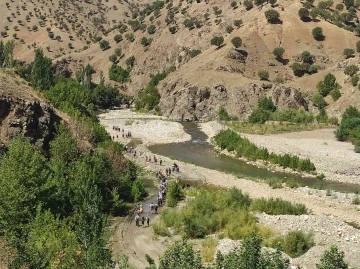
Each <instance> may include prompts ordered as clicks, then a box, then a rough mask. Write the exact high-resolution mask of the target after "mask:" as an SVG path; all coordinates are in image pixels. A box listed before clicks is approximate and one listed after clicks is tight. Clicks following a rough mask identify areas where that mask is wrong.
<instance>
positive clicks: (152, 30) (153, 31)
mask: <svg viewBox="0 0 360 269" xmlns="http://www.w3.org/2000/svg"><path fill="white" fill-rule="evenodd" d="M147 31H148V33H149V34H151V35H152V34H154V33H155V32H156V27H155V25H153V24H152V25H150V26H149V27H148V28H147Z"/></svg>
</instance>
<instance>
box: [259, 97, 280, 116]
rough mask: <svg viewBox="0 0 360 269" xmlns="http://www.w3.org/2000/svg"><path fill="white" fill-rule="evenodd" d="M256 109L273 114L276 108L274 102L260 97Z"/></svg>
mask: <svg viewBox="0 0 360 269" xmlns="http://www.w3.org/2000/svg"><path fill="white" fill-rule="evenodd" d="M258 108H260V109H263V110H266V111H270V112H274V111H275V110H276V106H275V105H274V102H273V101H272V99H271V98H267V97H262V98H260V99H259V101H258Z"/></svg>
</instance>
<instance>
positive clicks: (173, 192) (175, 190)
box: [166, 181, 184, 207]
mask: <svg viewBox="0 0 360 269" xmlns="http://www.w3.org/2000/svg"><path fill="white" fill-rule="evenodd" d="M183 198H184V194H183V190H182V188H181V186H180V184H179V182H176V181H173V182H171V183H170V184H169V188H168V191H167V193H166V204H167V205H168V206H170V207H175V206H176V205H177V204H178V202H180V200H181V199H183Z"/></svg>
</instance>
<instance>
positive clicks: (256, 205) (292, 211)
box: [250, 198, 308, 215]
mask: <svg viewBox="0 0 360 269" xmlns="http://www.w3.org/2000/svg"><path fill="white" fill-rule="evenodd" d="M250 210H252V211H259V212H265V213H266V214H268V215H304V214H308V210H307V208H306V206H305V205H303V204H292V203H290V202H289V201H285V200H282V199H280V198H270V199H265V198H259V199H255V200H253V201H252V203H251V207H250Z"/></svg>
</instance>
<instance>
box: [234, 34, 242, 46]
mask: <svg viewBox="0 0 360 269" xmlns="http://www.w3.org/2000/svg"><path fill="white" fill-rule="evenodd" d="M231 43H232V44H233V46H234V47H235V48H236V49H238V48H240V47H241V45H242V39H241V38H240V37H239V36H235V37H234V38H233V39H231Z"/></svg>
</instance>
